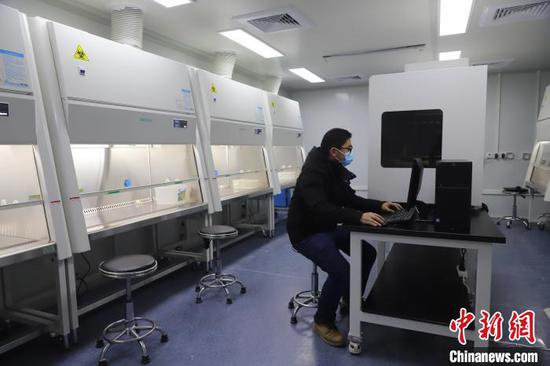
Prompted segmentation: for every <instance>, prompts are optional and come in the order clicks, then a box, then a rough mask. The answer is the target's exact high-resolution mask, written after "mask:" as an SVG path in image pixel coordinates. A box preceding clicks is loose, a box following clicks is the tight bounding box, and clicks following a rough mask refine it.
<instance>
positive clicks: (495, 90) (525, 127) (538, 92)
mask: <svg viewBox="0 0 550 366" xmlns="http://www.w3.org/2000/svg"><path fill="white" fill-rule="evenodd" d="M499 78H500V84H499V80H498V79H499ZM549 84H550V70H545V71H541V72H537V71H529V72H522V73H505V74H501V75H500V76H499V75H498V74H490V75H489V79H488V84H487V124H486V133H485V151H486V152H506V151H510V152H514V153H515V154H516V159H515V160H504V161H502V160H498V161H495V160H486V161H485V164H484V182H483V198H482V201H483V202H485V203H487V204H488V205H489V208H490V209H491V215H492V216H502V215H507V214H511V210H512V199H511V198H510V197H508V196H504V195H503V194H502V193H501V192H502V187H505V186H516V185H523V183H524V179H525V174H526V171H527V166H528V164H529V162H528V161H522V160H519V159H520V158H521V153H522V152H530V151H531V149H532V147H533V140H534V133H535V121H536V116H537V115H538V108H539V106H540V102H541V100H542V96H543V93H544V88H545V86H546V85H549ZM290 98H292V99H295V100H297V101H299V102H300V108H301V110H302V119H303V121H304V130H305V139H304V145H305V147H306V150H309V149H311V147H312V146H314V145H319V144H320V142H321V137H322V135H323V134H324V133H325V132H326V131H327V130H328V129H330V128H332V127H343V128H346V129H349V130H350V131H351V132H352V133H353V143H354V147H355V149H356V150H355V152H354V159H355V162H354V163H353V164H352V165H351V167H350V168H351V170H352V171H354V172H355V174H357V176H358V178H357V179H356V181H355V182H354V185H355V186H356V187H358V188H361V190H366V189H367V172H366V171H364V170H358V169H357V168H358V167H365V166H367V165H368V164H367V159H368V157H367V146H366V141H367V134H368V131H367V128H366V126H367V123H366V121H367V116H368V86H366V85H365V86H359V87H343V88H334V89H318V90H307V91H296V92H291V94H290ZM499 120H500V132H499V127H498V125H499ZM363 193H364V192H363ZM518 203H519V214H520V215H523V216H528V214H529V200H527V199H525V200H523V199H520V200H519V202H518ZM549 211H550V203H545V202H543V201H542V199H541V197H535V201H534V202H533V215H534V216H535V218H536V216H538V215H539V214H540V213H541V212H549Z"/></svg>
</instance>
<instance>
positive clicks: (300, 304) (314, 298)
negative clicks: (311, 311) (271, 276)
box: [288, 264, 321, 324]
mask: <svg viewBox="0 0 550 366" xmlns="http://www.w3.org/2000/svg"><path fill="white" fill-rule="evenodd" d="M320 295H321V292H320V291H319V273H318V272H317V265H315V264H313V270H312V272H311V289H310V290H305V291H300V292H298V293H297V294H296V295H294V296H293V297H292V298H291V299H290V301H289V303H288V308H289V309H293V311H292V316H291V317H290V323H291V324H296V323H297V322H298V319H297V315H298V312H299V311H300V309H302V308H317V306H318V303H319V296H320Z"/></svg>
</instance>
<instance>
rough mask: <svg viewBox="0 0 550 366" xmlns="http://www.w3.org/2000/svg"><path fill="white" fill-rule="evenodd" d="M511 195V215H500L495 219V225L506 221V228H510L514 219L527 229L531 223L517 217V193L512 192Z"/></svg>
mask: <svg viewBox="0 0 550 366" xmlns="http://www.w3.org/2000/svg"><path fill="white" fill-rule="evenodd" d="M512 197H513V203H512V215H511V216H502V217H501V218H499V219H498V220H497V221H496V224H497V225H500V223H501V222H502V221H505V222H506V228H508V229H509V228H510V227H511V226H512V224H513V223H514V222H516V221H519V222H521V223H522V224H523V226H524V227H525V229H526V230H529V229H530V228H531V225H530V223H529V220H527V219H525V218H523V217H519V216H518V195H517V194H514V195H512Z"/></svg>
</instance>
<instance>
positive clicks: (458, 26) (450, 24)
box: [439, 0, 473, 36]
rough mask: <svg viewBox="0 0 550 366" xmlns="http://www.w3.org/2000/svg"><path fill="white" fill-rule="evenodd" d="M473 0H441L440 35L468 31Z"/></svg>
mask: <svg viewBox="0 0 550 366" xmlns="http://www.w3.org/2000/svg"><path fill="white" fill-rule="evenodd" d="M472 2H473V0H440V2H439V35H440V36H448V35H451V34H460V33H466V28H467V27H468V19H469V18H470V11H471V10H472Z"/></svg>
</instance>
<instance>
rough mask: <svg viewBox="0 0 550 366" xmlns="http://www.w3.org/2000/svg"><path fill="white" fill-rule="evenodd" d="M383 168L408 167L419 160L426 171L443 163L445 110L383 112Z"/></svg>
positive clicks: (381, 159) (381, 158)
mask: <svg viewBox="0 0 550 366" xmlns="http://www.w3.org/2000/svg"><path fill="white" fill-rule="evenodd" d="M381 128H382V131H381V132H382V133H381V145H380V146H381V151H380V153H381V154H380V165H381V166H382V167H383V168H408V167H409V166H410V162H411V160H412V159H415V158H420V159H422V163H423V165H424V166H425V167H426V168H435V164H436V162H437V161H438V160H441V147H442V141H443V111H442V110H441V109H422V110H410V111H387V112H384V113H382V126H381Z"/></svg>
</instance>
